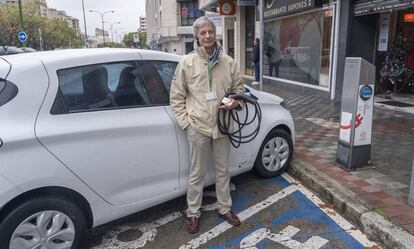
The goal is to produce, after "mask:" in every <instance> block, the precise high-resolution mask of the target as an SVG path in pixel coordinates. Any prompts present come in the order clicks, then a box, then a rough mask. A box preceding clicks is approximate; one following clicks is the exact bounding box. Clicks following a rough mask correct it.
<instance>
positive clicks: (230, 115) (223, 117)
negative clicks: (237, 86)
mask: <svg viewBox="0 0 414 249" xmlns="http://www.w3.org/2000/svg"><path fill="white" fill-rule="evenodd" d="M229 96H231V97H232V98H233V99H235V100H238V101H241V102H243V104H244V107H243V109H242V111H244V112H245V114H246V115H245V118H244V121H240V118H239V111H236V110H227V109H219V111H218V113H217V122H218V129H219V131H220V132H221V134H223V135H226V136H227V137H228V138H229V140H230V143H231V145H233V147H234V148H239V147H240V145H241V144H244V143H249V142H250V141H252V140H253V139H255V138H256V136H257V134H259V131H260V123H261V121H262V109H261V108H260V105H259V103H258V102H257V97H256V96H254V95H253V94H251V93H250V91H249V90H248V89H246V92H245V93H227V94H226V96H225V97H229ZM249 106H250V107H251V106H253V107H254V115H253V117H251V118H250V119H249ZM240 112H241V111H240ZM231 119H233V120H234V122H235V124H236V128H235V130H234V131H233V132H230V125H231ZM256 119H257V121H258V122H257V127H256V128H255V129H254V130H253V131H252V132H251V133H250V134H247V135H242V130H243V128H245V127H246V126H248V125H250V124H252V123H253V122H254V121H255V120H256Z"/></svg>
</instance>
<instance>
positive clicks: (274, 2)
mask: <svg viewBox="0 0 414 249" xmlns="http://www.w3.org/2000/svg"><path fill="white" fill-rule="evenodd" d="M322 3H323V1H322V0H265V1H264V19H270V18H275V17H280V16H287V15H291V14H294V13H298V12H302V11H305V10H309V9H313V8H319V7H322Z"/></svg>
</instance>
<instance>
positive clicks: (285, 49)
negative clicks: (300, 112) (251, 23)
mask: <svg viewBox="0 0 414 249" xmlns="http://www.w3.org/2000/svg"><path fill="white" fill-rule="evenodd" d="M332 25H333V8H325V9H322V10H317V11H313V12H310V13H306V14H300V15H296V16H290V17H284V18H281V19H276V20H269V21H265V25H264V68H263V74H264V76H265V77H266V78H269V77H270V78H278V79H279V80H289V81H294V82H299V83H305V84H310V85H314V86H318V87H322V88H326V89H329V82H330V81H329V72H330V66H331V47H332Z"/></svg>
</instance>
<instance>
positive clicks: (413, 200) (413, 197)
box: [408, 158, 414, 207]
mask: <svg viewBox="0 0 414 249" xmlns="http://www.w3.org/2000/svg"><path fill="white" fill-rule="evenodd" d="M408 203H409V204H410V205H411V206H413V207H414V158H413V169H412V171H411V186H410V193H409V194H408Z"/></svg>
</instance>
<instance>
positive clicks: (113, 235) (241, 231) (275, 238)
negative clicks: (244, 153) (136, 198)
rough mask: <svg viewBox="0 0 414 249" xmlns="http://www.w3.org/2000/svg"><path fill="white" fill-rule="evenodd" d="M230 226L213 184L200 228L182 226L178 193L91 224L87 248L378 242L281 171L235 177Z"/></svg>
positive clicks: (313, 245)
mask: <svg viewBox="0 0 414 249" xmlns="http://www.w3.org/2000/svg"><path fill="white" fill-rule="evenodd" d="M232 182H233V183H234V185H235V190H234V191H232V197H233V208H234V211H235V212H236V213H237V214H238V215H239V217H240V219H241V220H242V224H241V226H239V227H233V226H231V225H229V224H228V223H227V222H225V221H224V220H222V219H221V218H220V217H219V216H218V215H217V209H216V207H217V206H216V199H215V198H214V197H213V196H215V193H214V189H210V190H209V189H208V188H207V189H206V191H205V195H204V196H205V197H204V200H203V213H202V217H201V227H200V231H199V232H198V233H196V234H194V235H191V234H189V233H188V232H187V231H186V229H185V225H184V224H185V212H184V209H185V198H184V197H181V198H177V199H175V200H172V201H170V202H167V203H165V204H162V205H159V206H157V207H154V208H150V209H147V210H144V211H142V212H139V213H137V214H134V215H131V216H129V217H126V218H123V219H121V220H118V221H115V222H112V223H109V224H107V225H103V226H100V227H97V228H95V229H93V230H92V231H91V232H90V234H89V235H88V239H87V246H86V248H88V249H115V248H119V249H121V248H122V249H128V248H131V249H132V248H134V249H135V248H157V249H162V248H179V249H185V248H245V249H247V248H249V249H253V248H314V249H318V248H322V249H323V248H325V249H327V248H352V249H358V248H361V249H363V248H379V247H377V246H376V244H375V243H373V242H371V241H369V240H367V238H366V237H365V235H363V234H362V233H361V232H360V231H359V230H358V229H357V228H356V227H354V226H353V225H351V224H350V223H349V222H348V221H346V220H345V219H344V218H342V217H341V216H340V215H339V214H338V213H337V212H336V211H335V210H334V209H333V206H332V204H330V203H325V202H323V201H321V200H320V199H319V198H318V197H316V196H315V195H314V194H313V193H311V192H310V191H308V190H307V189H305V188H304V187H303V186H302V185H301V184H300V183H299V182H297V181H296V180H294V179H293V178H291V177H290V176H289V175H287V174H285V175H283V176H280V177H275V178H271V179H262V178H259V177H257V176H256V175H255V174H253V173H252V172H248V173H245V174H242V175H240V176H237V177H234V178H233V179H232Z"/></svg>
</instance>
